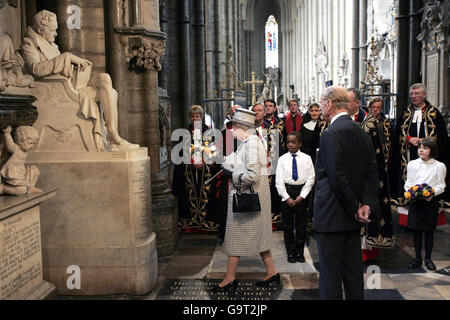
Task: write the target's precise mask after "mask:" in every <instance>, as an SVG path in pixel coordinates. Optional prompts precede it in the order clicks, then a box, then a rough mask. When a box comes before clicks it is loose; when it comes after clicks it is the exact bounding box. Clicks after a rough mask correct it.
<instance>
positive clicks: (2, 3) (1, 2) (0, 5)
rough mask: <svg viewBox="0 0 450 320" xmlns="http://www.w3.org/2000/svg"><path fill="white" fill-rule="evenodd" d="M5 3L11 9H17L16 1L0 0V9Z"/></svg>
mask: <svg viewBox="0 0 450 320" xmlns="http://www.w3.org/2000/svg"><path fill="white" fill-rule="evenodd" d="M6 2H8V4H9V5H10V6H11V7H14V8H17V0H0V9H1V8H3V7H4V6H5V5H6Z"/></svg>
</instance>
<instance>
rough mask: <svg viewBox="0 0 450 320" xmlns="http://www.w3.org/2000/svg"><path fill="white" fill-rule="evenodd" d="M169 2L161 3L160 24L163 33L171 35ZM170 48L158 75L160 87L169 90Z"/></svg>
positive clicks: (161, 1) (163, 0)
mask: <svg viewBox="0 0 450 320" xmlns="http://www.w3.org/2000/svg"><path fill="white" fill-rule="evenodd" d="M167 1H168V0H160V1H159V23H160V25H161V32H164V33H165V34H169V13H168V4H167ZM168 57H169V46H166V51H165V53H164V60H163V62H162V71H160V72H159V74H158V86H159V87H161V88H163V89H165V90H167V83H168V79H167V75H168V71H169V59H168Z"/></svg>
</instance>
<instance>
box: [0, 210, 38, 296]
mask: <svg viewBox="0 0 450 320" xmlns="http://www.w3.org/2000/svg"><path fill="white" fill-rule="evenodd" d="M40 230H41V225H40V219H39V207H34V208H31V209H29V210H27V211H25V212H23V213H21V214H20V215H15V216H12V217H10V218H7V219H5V220H2V221H0V300H3V299H20V298H21V297H23V296H24V295H25V294H27V293H28V292H29V291H30V290H31V289H33V288H34V287H36V286H37V285H39V284H40V283H41V282H42V278H43V276H42V260H41V233H40Z"/></svg>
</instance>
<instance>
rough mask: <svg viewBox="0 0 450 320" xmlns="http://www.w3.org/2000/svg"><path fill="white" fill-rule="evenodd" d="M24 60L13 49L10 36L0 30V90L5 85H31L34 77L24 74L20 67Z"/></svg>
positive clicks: (2, 89)
mask: <svg viewBox="0 0 450 320" xmlns="http://www.w3.org/2000/svg"><path fill="white" fill-rule="evenodd" d="M23 65H24V61H23V59H22V57H21V56H20V54H19V53H18V52H16V51H15V50H14V46H13V42H12V39H11V37H10V36H9V35H8V34H7V33H4V32H0V92H2V91H4V90H5V88H6V87H9V86H12V87H31V86H32V85H33V82H34V79H33V77H32V76H30V75H24V74H23V71H22V68H23Z"/></svg>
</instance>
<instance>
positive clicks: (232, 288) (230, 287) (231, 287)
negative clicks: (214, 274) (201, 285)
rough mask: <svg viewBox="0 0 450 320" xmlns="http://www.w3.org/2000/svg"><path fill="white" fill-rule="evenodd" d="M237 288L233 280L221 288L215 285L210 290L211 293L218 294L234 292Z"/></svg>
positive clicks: (235, 281)
mask: <svg viewBox="0 0 450 320" xmlns="http://www.w3.org/2000/svg"><path fill="white" fill-rule="evenodd" d="M236 288H237V280H236V279H234V280H233V281H231V282H230V283H228V284H226V285H224V286H223V287H221V286H219V285H217V286H215V287H214V288H212V289H211V292H212V293H214V294H216V293H220V292H235V291H236Z"/></svg>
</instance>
